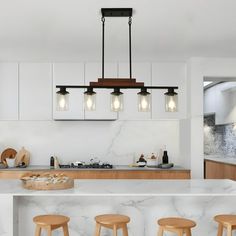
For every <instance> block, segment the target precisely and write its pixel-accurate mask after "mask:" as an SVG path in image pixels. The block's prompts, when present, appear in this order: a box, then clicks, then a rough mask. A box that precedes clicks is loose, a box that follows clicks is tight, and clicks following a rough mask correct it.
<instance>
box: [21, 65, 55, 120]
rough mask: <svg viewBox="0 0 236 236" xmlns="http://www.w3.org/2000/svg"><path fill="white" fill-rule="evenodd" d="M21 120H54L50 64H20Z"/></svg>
mask: <svg viewBox="0 0 236 236" xmlns="http://www.w3.org/2000/svg"><path fill="white" fill-rule="evenodd" d="M19 111H20V120H51V119H52V67H51V64H50V63H20V65H19Z"/></svg>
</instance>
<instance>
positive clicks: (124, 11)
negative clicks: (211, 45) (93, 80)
mask: <svg viewBox="0 0 236 236" xmlns="http://www.w3.org/2000/svg"><path fill="white" fill-rule="evenodd" d="M101 13H102V19H101V21H102V79H104V80H105V73H104V68H105V66H104V64H105V56H104V54H105V53H104V52H105V17H128V25H129V67H130V68H129V79H130V80H132V45H131V33H132V32H131V25H132V14H133V9H132V8H102V9H101ZM129 79H128V80H129ZM56 88H60V89H61V90H63V91H65V90H66V89H67V88H70V89H73V88H80V89H88V91H93V89H141V90H142V91H143V90H144V89H145V90H147V89H163V90H166V89H167V90H168V92H167V94H171V93H172V94H176V93H175V92H174V90H175V89H178V87H177V86H138V85H137V84H135V85H133V86H131V85H130V86H122V84H121V86H117V85H109V86H104V85H94V86H91V85H57V86H56Z"/></svg>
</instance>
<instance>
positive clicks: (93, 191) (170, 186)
mask: <svg viewBox="0 0 236 236" xmlns="http://www.w3.org/2000/svg"><path fill="white" fill-rule="evenodd" d="M21 184H22V183H21V181H20V180H3V179H2V180H0V195H2V194H9V195H14V196H25V195H26V196H39V195H44V196H52V195H56V196H148V197H150V196H179V195H181V196H183V195H184V196H189V195H190V196H197V195H199V196H213V195H214V196H218V195H220V196H229V195H235V196H236V182H235V181H232V180H115V181H114V180H75V187H74V188H73V189H68V190H51V191H32V190H27V189H24V188H23V187H22V186H21Z"/></svg>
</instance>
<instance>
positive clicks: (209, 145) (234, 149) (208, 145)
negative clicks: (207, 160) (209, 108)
mask: <svg viewBox="0 0 236 236" xmlns="http://www.w3.org/2000/svg"><path fill="white" fill-rule="evenodd" d="M204 154H206V155H218V154H220V155H224V156H230V157H235V158H236V125H235V124H226V125H215V115H210V116H206V117H204Z"/></svg>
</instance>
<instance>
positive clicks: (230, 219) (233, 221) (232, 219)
mask: <svg viewBox="0 0 236 236" xmlns="http://www.w3.org/2000/svg"><path fill="white" fill-rule="evenodd" d="M214 220H215V221H216V222H218V223H221V224H224V225H227V224H229V225H236V215H217V216H215V217H214Z"/></svg>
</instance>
